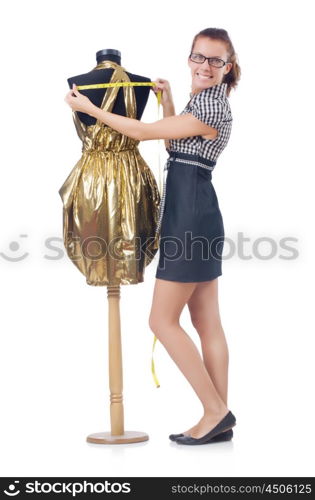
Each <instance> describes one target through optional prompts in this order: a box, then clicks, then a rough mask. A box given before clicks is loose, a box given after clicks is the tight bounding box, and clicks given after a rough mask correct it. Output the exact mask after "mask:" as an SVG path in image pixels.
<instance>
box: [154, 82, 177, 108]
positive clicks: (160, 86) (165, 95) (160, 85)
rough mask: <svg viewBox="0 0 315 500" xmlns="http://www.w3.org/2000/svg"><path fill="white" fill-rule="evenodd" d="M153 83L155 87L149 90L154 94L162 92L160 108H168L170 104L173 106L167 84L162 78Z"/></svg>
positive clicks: (169, 88)
mask: <svg viewBox="0 0 315 500" xmlns="http://www.w3.org/2000/svg"><path fill="white" fill-rule="evenodd" d="M154 81H155V82H156V85H154V86H152V87H151V88H152V90H153V92H154V93H155V94H157V92H158V91H159V90H162V99H161V103H162V106H169V105H170V104H171V105H173V96H172V91H171V86H170V84H169V82H168V81H167V80H164V79H163V78H156V79H155V80H154Z"/></svg>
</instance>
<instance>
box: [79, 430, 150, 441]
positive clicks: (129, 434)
mask: <svg viewBox="0 0 315 500" xmlns="http://www.w3.org/2000/svg"><path fill="white" fill-rule="evenodd" d="M148 439H149V436H148V434H146V433H145V432H137V431H125V432H124V434H120V435H117V436H113V435H112V434H111V433H110V432H96V433H95V434H90V435H89V436H88V437H87V438H86V440H87V442H88V443H96V444H123V443H139V442H141V441H148Z"/></svg>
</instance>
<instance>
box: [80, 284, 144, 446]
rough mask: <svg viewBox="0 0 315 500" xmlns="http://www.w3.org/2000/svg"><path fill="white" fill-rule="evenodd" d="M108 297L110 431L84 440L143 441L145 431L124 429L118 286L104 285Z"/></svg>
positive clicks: (107, 442) (111, 442)
mask: <svg viewBox="0 0 315 500" xmlns="http://www.w3.org/2000/svg"><path fill="white" fill-rule="evenodd" d="M107 299H108V312H109V314H108V332H109V335H108V341H109V344H108V359H109V388H110V424H111V431H110V432H97V433H95V434H89V436H88V437H87V438H86V440H87V441H88V442H89V443H96V444H122V443H138V442H141V441H147V440H148V439H149V436H148V434H146V433H145V432H137V431H125V430H124V405H123V395H122V390H123V369H122V353H121V334H120V309H119V300H120V285H117V286H108V287H107Z"/></svg>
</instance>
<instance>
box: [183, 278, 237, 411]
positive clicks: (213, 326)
mask: <svg viewBox="0 0 315 500" xmlns="http://www.w3.org/2000/svg"><path fill="white" fill-rule="evenodd" d="M188 308H189V311H190V316H191V321H192V324H193V325H194V327H195V329H196V330H197V332H198V334H199V337H200V341H201V348H202V355H203V360H204V364H205V366H206V369H207V371H208V373H209V375H210V377H211V379H212V381H213V383H214V385H215V388H216V390H217V391H218V393H219V394H220V396H221V398H222V400H223V401H224V403H225V404H226V405H227V395H228V365H229V352H228V346H227V342H226V338H225V335H224V330H223V328H222V324H221V318H220V312H219V301H218V279H215V280H212V281H206V282H203V283H198V285H197V287H196V289H195V290H194V292H193V294H192V295H191V297H190V299H189V301H188Z"/></svg>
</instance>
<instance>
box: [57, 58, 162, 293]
mask: <svg viewBox="0 0 315 500" xmlns="http://www.w3.org/2000/svg"><path fill="white" fill-rule="evenodd" d="M102 68H113V69H114V72H113V74H112V77H111V82H125V81H130V80H129V77H128V75H127V73H126V72H125V69H124V68H123V67H121V66H120V65H118V64H116V63H115V62H113V61H102V62H101V63H99V64H98V65H97V66H96V67H95V68H94V69H102ZM118 91H119V87H110V88H108V89H107V90H106V92H105V95H104V99H103V102H102V105H101V108H102V109H104V110H105V111H112V108H113V105H114V103H115V100H116V97H117V93H118ZM123 92H124V101H125V107H126V116H128V117H130V118H136V110H137V108H136V100H135V94H134V88H133V87H132V86H130V87H123ZM73 119H74V123H75V127H76V130H77V133H78V136H79V138H80V139H81V141H82V156H81V158H80V160H79V161H78V162H77V163H76V165H75V166H74V167H73V169H72V171H71V172H70V174H69V175H68V177H67V179H66V180H65V182H64V184H63V185H62V187H61V188H60V189H59V194H60V197H61V199H62V202H63V240H64V246H65V248H66V251H67V254H68V257H69V258H70V259H71V260H72V262H73V263H74V264H75V266H76V267H77V268H78V269H79V270H80V271H81V272H82V273H83V274H84V275H85V277H86V282H87V284H88V285H95V286H105V285H127V284H136V283H140V282H143V280H144V270H145V267H146V266H147V265H148V264H150V262H151V261H152V259H153V258H154V256H155V254H156V252H157V250H158V238H157V235H156V234H155V231H156V228H157V223H158V216H159V206H160V201H161V200H160V193H159V190H158V186H157V183H156V180H155V177H154V175H153V172H152V171H151V169H150V168H149V166H148V165H147V164H146V162H145V161H144V159H143V158H142V156H141V155H140V152H139V149H138V144H139V141H138V140H135V139H132V138H130V137H127V136H125V135H123V134H121V133H119V132H117V131H115V130H114V129H112V128H111V127H109V126H107V125H105V124H104V123H101V122H99V121H97V122H96V123H95V125H89V126H87V125H85V124H84V123H82V122H81V121H80V119H79V117H78V115H77V113H76V112H74V111H73Z"/></svg>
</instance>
